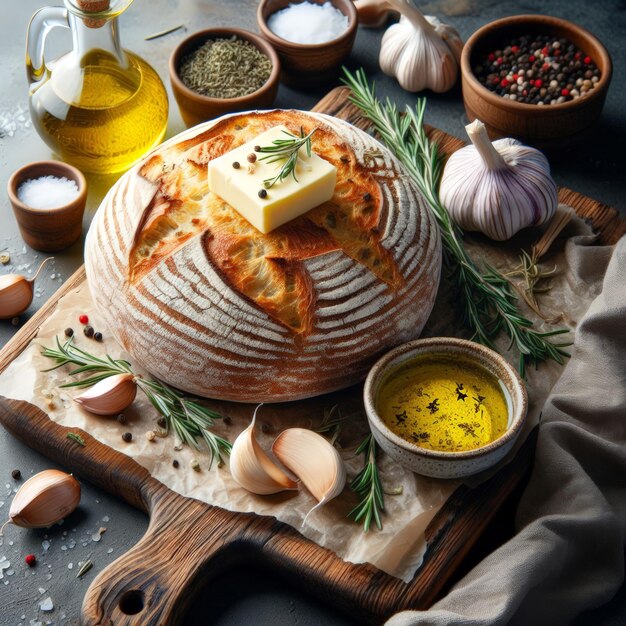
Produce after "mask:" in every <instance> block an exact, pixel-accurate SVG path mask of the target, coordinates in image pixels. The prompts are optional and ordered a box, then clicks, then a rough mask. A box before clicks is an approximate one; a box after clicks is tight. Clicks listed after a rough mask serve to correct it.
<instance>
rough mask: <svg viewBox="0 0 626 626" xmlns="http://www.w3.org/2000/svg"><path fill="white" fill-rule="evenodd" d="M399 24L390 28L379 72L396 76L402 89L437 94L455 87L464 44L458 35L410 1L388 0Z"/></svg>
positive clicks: (383, 43) (381, 55) (382, 45)
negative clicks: (398, 15) (395, 12)
mask: <svg viewBox="0 0 626 626" xmlns="http://www.w3.org/2000/svg"><path fill="white" fill-rule="evenodd" d="M386 1H387V3H388V4H389V5H390V7H391V8H392V9H395V10H397V11H398V12H399V13H400V14H401V15H400V21H399V22H398V23H397V24H393V25H392V26H390V27H389V28H388V29H387V31H386V32H385V34H384V35H383V39H382V42H381V46H380V57H379V62H380V68H381V69H382V71H383V72H384V73H385V74H388V75H389V76H395V77H396V78H397V79H398V82H399V83H400V86H401V87H402V88H403V89H406V90H407V91H411V92H416V91H422V90H424V89H430V90H431V91H434V92H436V93H443V92H445V91H449V90H450V89H452V87H454V85H455V83H456V80H457V76H458V73H459V64H460V60H461V49H462V48H463V41H462V40H461V37H460V36H459V33H458V32H457V31H456V30H455V29H454V28H452V26H449V25H447V24H444V23H443V22H441V21H440V20H438V19H437V18H436V17H432V16H430V15H426V16H425V15H422V13H421V12H420V11H419V10H418V9H417V8H416V7H415V6H414V5H413V3H412V2H411V0H386Z"/></svg>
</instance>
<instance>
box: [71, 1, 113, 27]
mask: <svg viewBox="0 0 626 626" xmlns="http://www.w3.org/2000/svg"><path fill="white" fill-rule="evenodd" d="M110 4H111V2H110V0H76V6H77V7H78V8H79V9H80V10H81V11H83V12H84V13H101V12H102V11H106V10H107V9H108V8H109V6H110ZM83 22H84V23H85V25H86V26H88V27H89V28H100V26H102V25H103V24H104V23H105V22H106V20H91V19H88V18H83Z"/></svg>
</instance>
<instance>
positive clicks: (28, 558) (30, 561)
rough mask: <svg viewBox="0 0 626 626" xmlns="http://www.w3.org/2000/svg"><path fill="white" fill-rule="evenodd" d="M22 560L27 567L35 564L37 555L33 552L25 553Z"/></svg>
mask: <svg viewBox="0 0 626 626" xmlns="http://www.w3.org/2000/svg"><path fill="white" fill-rule="evenodd" d="M24 561H26V565H28V567H34V566H35V565H37V557H36V556H35V555H34V554H27V555H26V557H25V558H24Z"/></svg>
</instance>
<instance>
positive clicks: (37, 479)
mask: <svg viewBox="0 0 626 626" xmlns="http://www.w3.org/2000/svg"><path fill="white" fill-rule="evenodd" d="M79 502H80V483H79V482H78V481H77V480H76V479H75V478H74V477H73V476H72V475H71V474H66V473H65V472H61V471H59V470H45V471H43V472H39V474H35V475H34V476H33V477H32V478H29V479H28V480H27V481H26V482H25V483H24V484H23V485H22V486H21V487H20V489H19V491H18V492H17V493H16V494H15V498H13V502H12V503H11V510H10V511H9V519H10V521H11V522H12V523H13V524H15V525H16V526H22V527H23V528H46V527H47V526H52V524H56V523H57V522H59V521H61V520H62V519H63V518H64V517H67V516H68V515H69V514H70V513H71V512H72V511H73V510H74V509H75V508H76V507H77V506H78V503H79Z"/></svg>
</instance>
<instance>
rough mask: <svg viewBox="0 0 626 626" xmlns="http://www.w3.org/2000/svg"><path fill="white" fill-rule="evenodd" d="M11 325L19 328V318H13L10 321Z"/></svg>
mask: <svg viewBox="0 0 626 626" xmlns="http://www.w3.org/2000/svg"><path fill="white" fill-rule="evenodd" d="M11 324H13V326H19V325H20V318H19V317H14V318H12V319H11Z"/></svg>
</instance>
